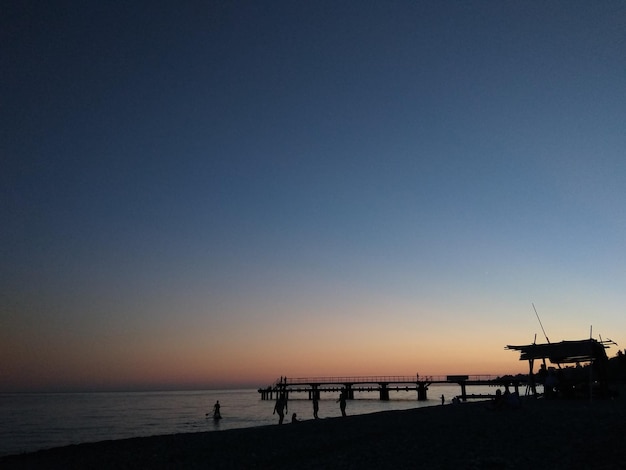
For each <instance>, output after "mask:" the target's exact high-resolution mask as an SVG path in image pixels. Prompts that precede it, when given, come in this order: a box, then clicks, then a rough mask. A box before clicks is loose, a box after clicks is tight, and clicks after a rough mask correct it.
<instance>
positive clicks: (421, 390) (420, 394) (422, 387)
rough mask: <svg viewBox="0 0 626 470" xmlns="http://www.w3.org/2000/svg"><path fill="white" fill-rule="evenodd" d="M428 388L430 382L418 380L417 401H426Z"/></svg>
mask: <svg viewBox="0 0 626 470" xmlns="http://www.w3.org/2000/svg"><path fill="white" fill-rule="evenodd" d="M426 390H428V384H426V382H417V401H426V400H428V397H427V396H426Z"/></svg>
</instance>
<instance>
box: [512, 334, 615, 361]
mask: <svg viewBox="0 0 626 470" xmlns="http://www.w3.org/2000/svg"><path fill="white" fill-rule="evenodd" d="M607 347H608V346H606V345H605V344H604V342H598V341H596V340H595V339H583V340H578V341H561V342H560V343H545V344H535V343H533V344H528V345H525V346H511V345H508V346H506V348H505V349H511V350H513V351H520V361H524V360H531V359H549V360H550V362H552V363H554V364H567V363H575V362H585V361H591V360H594V359H607V355H606V352H605V349H606V348H607Z"/></svg>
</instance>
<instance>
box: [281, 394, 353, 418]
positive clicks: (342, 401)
mask: <svg viewBox="0 0 626 470" xmlns="http://www.w3.org/2000/svg"><path fill="white" fill-rule="evenodd" d="M346 399H347V397H346V393H345V391H342V392H341V394H340V395H339V398H338V399H337V402H336V403H339V409H340V410H341V416H343V417H346V416H347V414H346ZM312 401H313V418H315V419H319V416H318V412H319V410H320V404H319V399H318V398H317V397H316V396H313V400H312ZM288 408H289V407H288V405H287V397H286V396H285V394H282V393H281V394H280V395H279V396H278V398H277V399H276V404H275V405H274V411H273V412H272V414H277V415H278V424H283V421H284V419H285V413H288V412H289V409H288ZM298 421H299V420H298V416H297V414H296V413H293V414H292V415H291V422H292V423H297V422H298Z"/></svg>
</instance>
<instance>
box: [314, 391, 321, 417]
mask: <svg viewBox="0 0 626 470" xmlns="http://www.w3.org/2000/svg"><path fill="white" fill-rule="evenodd" d="M319 410H320V404H319V401H317V397H316V396H315V395H314V396H313V417H314V418H315V419H319V416H317V412H318V411H319Z"/></svg>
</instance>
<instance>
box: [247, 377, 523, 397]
mask: <svg viewBox="0 0 626 470" xmlns="http://www.w3.org/2000/svg"><path fill="white" fill-rule="evenodd" d="M433 384H457V385H459V387H460V392H461V393H460V394H459V398H460V399H461V400H463V401H467V399H468V398H469V399H471V398H476V397H481V398H488V397H491V396H492V395H489V394H480V395H476V394H473V395H469V394H468V393H467V387H468V386H489V387H512V388H513V389H514V390H515V392H516V393H517V394H519V387H520V386H521V385H526V382H525V380H524V379H522V378H517V377H515V378H503V377H497V376H491V375H445V376H425V377H422V376H368V377H306V378H291V377H281V378H280V379H278V380H276V382H275V383H274V384H272V385H270V386H268V387H265V388H259V390H258V392H259V393H260V394H261V400H273V399H274V398H278V397H279V396H281V395H282V396H285V397H287V398H289V395H291V394H294V393H305V394H307V395H308V399H309V400H312V399H313V398H317V399H320V396H321V394H322V393H338V392H343V393H345V394H346V398H347V399H348V400H351V399H354V392H377V393H378V396H379V398H380V400H382V401H387V400H389V392H392V391H395V392H401V391H402V392H404V391H407V392H408V391H415V392H416V394H417V400H418V401H426V400H427V399H428V396H427V392H428V387H429V386H430V385H433Z"/></svg>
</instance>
